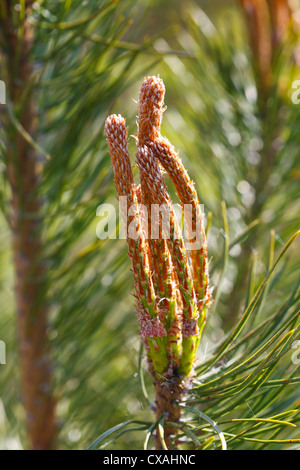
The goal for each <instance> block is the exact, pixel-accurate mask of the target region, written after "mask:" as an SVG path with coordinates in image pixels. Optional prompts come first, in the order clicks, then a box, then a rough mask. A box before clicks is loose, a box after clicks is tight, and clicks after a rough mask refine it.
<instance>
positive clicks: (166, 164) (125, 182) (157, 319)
mask: <svg viewBox="0 0 300 470" xmlns="http://www.w3.org/2000/svg"><path fill="white" fill-rule="evenodd" d="M164 95H165V87H164V84H163V82H162V80H161V79H160V78H159V77H147V78H145V80H144V82H143V84H142V86H141V88H140V96H139V103H138V106H139V124H138V135H137V137H136V141H137V145H138V151H137V154H136V161H137V166H138V168H139V172H140V181H141V184H140V186H138V187H137V188H136V187H135V185H134V183H133V175H132V170H131V164H130V159H129V154H128V146H127V129H126V127H125V120H124V118H122V117H121V116H116V115H112V116H109V117H108V118H107V120H106V125H105V134H106V138H107V143H108V146H109V151H110V156H111V160H112V166H113V169H114V175H115V185H116V189H117V192H118V195H119V197H122V198H123V197H125V199H126V204H125V205H126V211H125V213H126V215H128V214H131V216H130V217H125V227H126V230H127V243H128V253H129V257H130V259H131V263H132V271H133V276H134V284H135V296H136V299H137V311H138V319H139V323H140V335H141V338H142V341H143V344H144V346H145V348H146V351H147V358H148V364H149V371H150V372H151V373H152V375H153V377H154V381H155V388H156V415H157V418H158V419H159V417H160V416H162V415H164V418H165V419H164V438H165V442H166V445H167V447H168V448H171V441H170V436H171V435H172V434H174V426H173V427H171V426H168V422H173V423H174V422H178V421H179V419H180V415H181V413H180V408H179V407H178V406H177V401H178V400H180V399H181V398H182V395H183V393H184V388H185V386H186V384H187V382H188V381H189V380H191V377H192V375H193V367H194V363H195V358H196V352H197V348H198V345H199V341H200V338H201V333H202V330H203V327H204V325H205V321H206V309H207V306H208V305H209V301H210V291H209V276H208V263H207V248H206V239H205V231H204V220H203V212H202V211H201V207H200V204H199V200H198V197H197V193H196V191H195V188H194V185H193V183H192V182H191V180H190V178H189V176H188V174H187V172H186V170H185V168H184V166H183V164H182V162H181V160H180V158H179V156H178V154H177V153H176V152H175V150H174V148H173V147H172V146H171V144H170V143H169V142H168V141H167V140H166V139H165V138H163V137H162V136H161V134H160V125H161V120H162V114H163V111H164V109H163V103H164ZM162 168H164V169H165V170H166V171H167V173H168V175H169V176H170V178H171V180H172V182H173V184H174V186H175V188H176V191H177V193H178V196H179V199H180V201H181V204H182V209H183V210H184V215H185V219H188V220H185V222H186V228H187V238H188V246H189V247H190V246H191V247H192V248H191V249H190V250H188V247H187V244H186V242H185V240H184V237H183V234H182V232H181V230H180V227H179V223H178V221H177V219H176V216H175V212H174V207H173V203H172V200H171V197H170V195H169V193H168V190H167V186H166V184H165V182H164V178H163V175H162ZM137 203H139V204H137ZM154 208H159V209H160V210H159V215H158V216H157V213H155V211H154V210H153V209H154ZM187 216H189V217H187ZM166 220H167V222H168V223H166ZM133 221H134V222H135V224H136V227H135V228H136V230H135V235H136V236H135V237H134V239H133V238H132V234H131V233H130V226H131V224H132V222H133ZM145 222H146V223H145ZM145 227H146V228H147V230H145ZM153 232H155V233H158V235H157V236H156V237H155V236H154V237H153ZM197 242H198V244H197ZM193 243H195V245H194V246H193ZM198 245H199V246H198ZM161 445H162V443H161V440H160V436H159V435H158V436H157V448H161Z"/></svg>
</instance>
